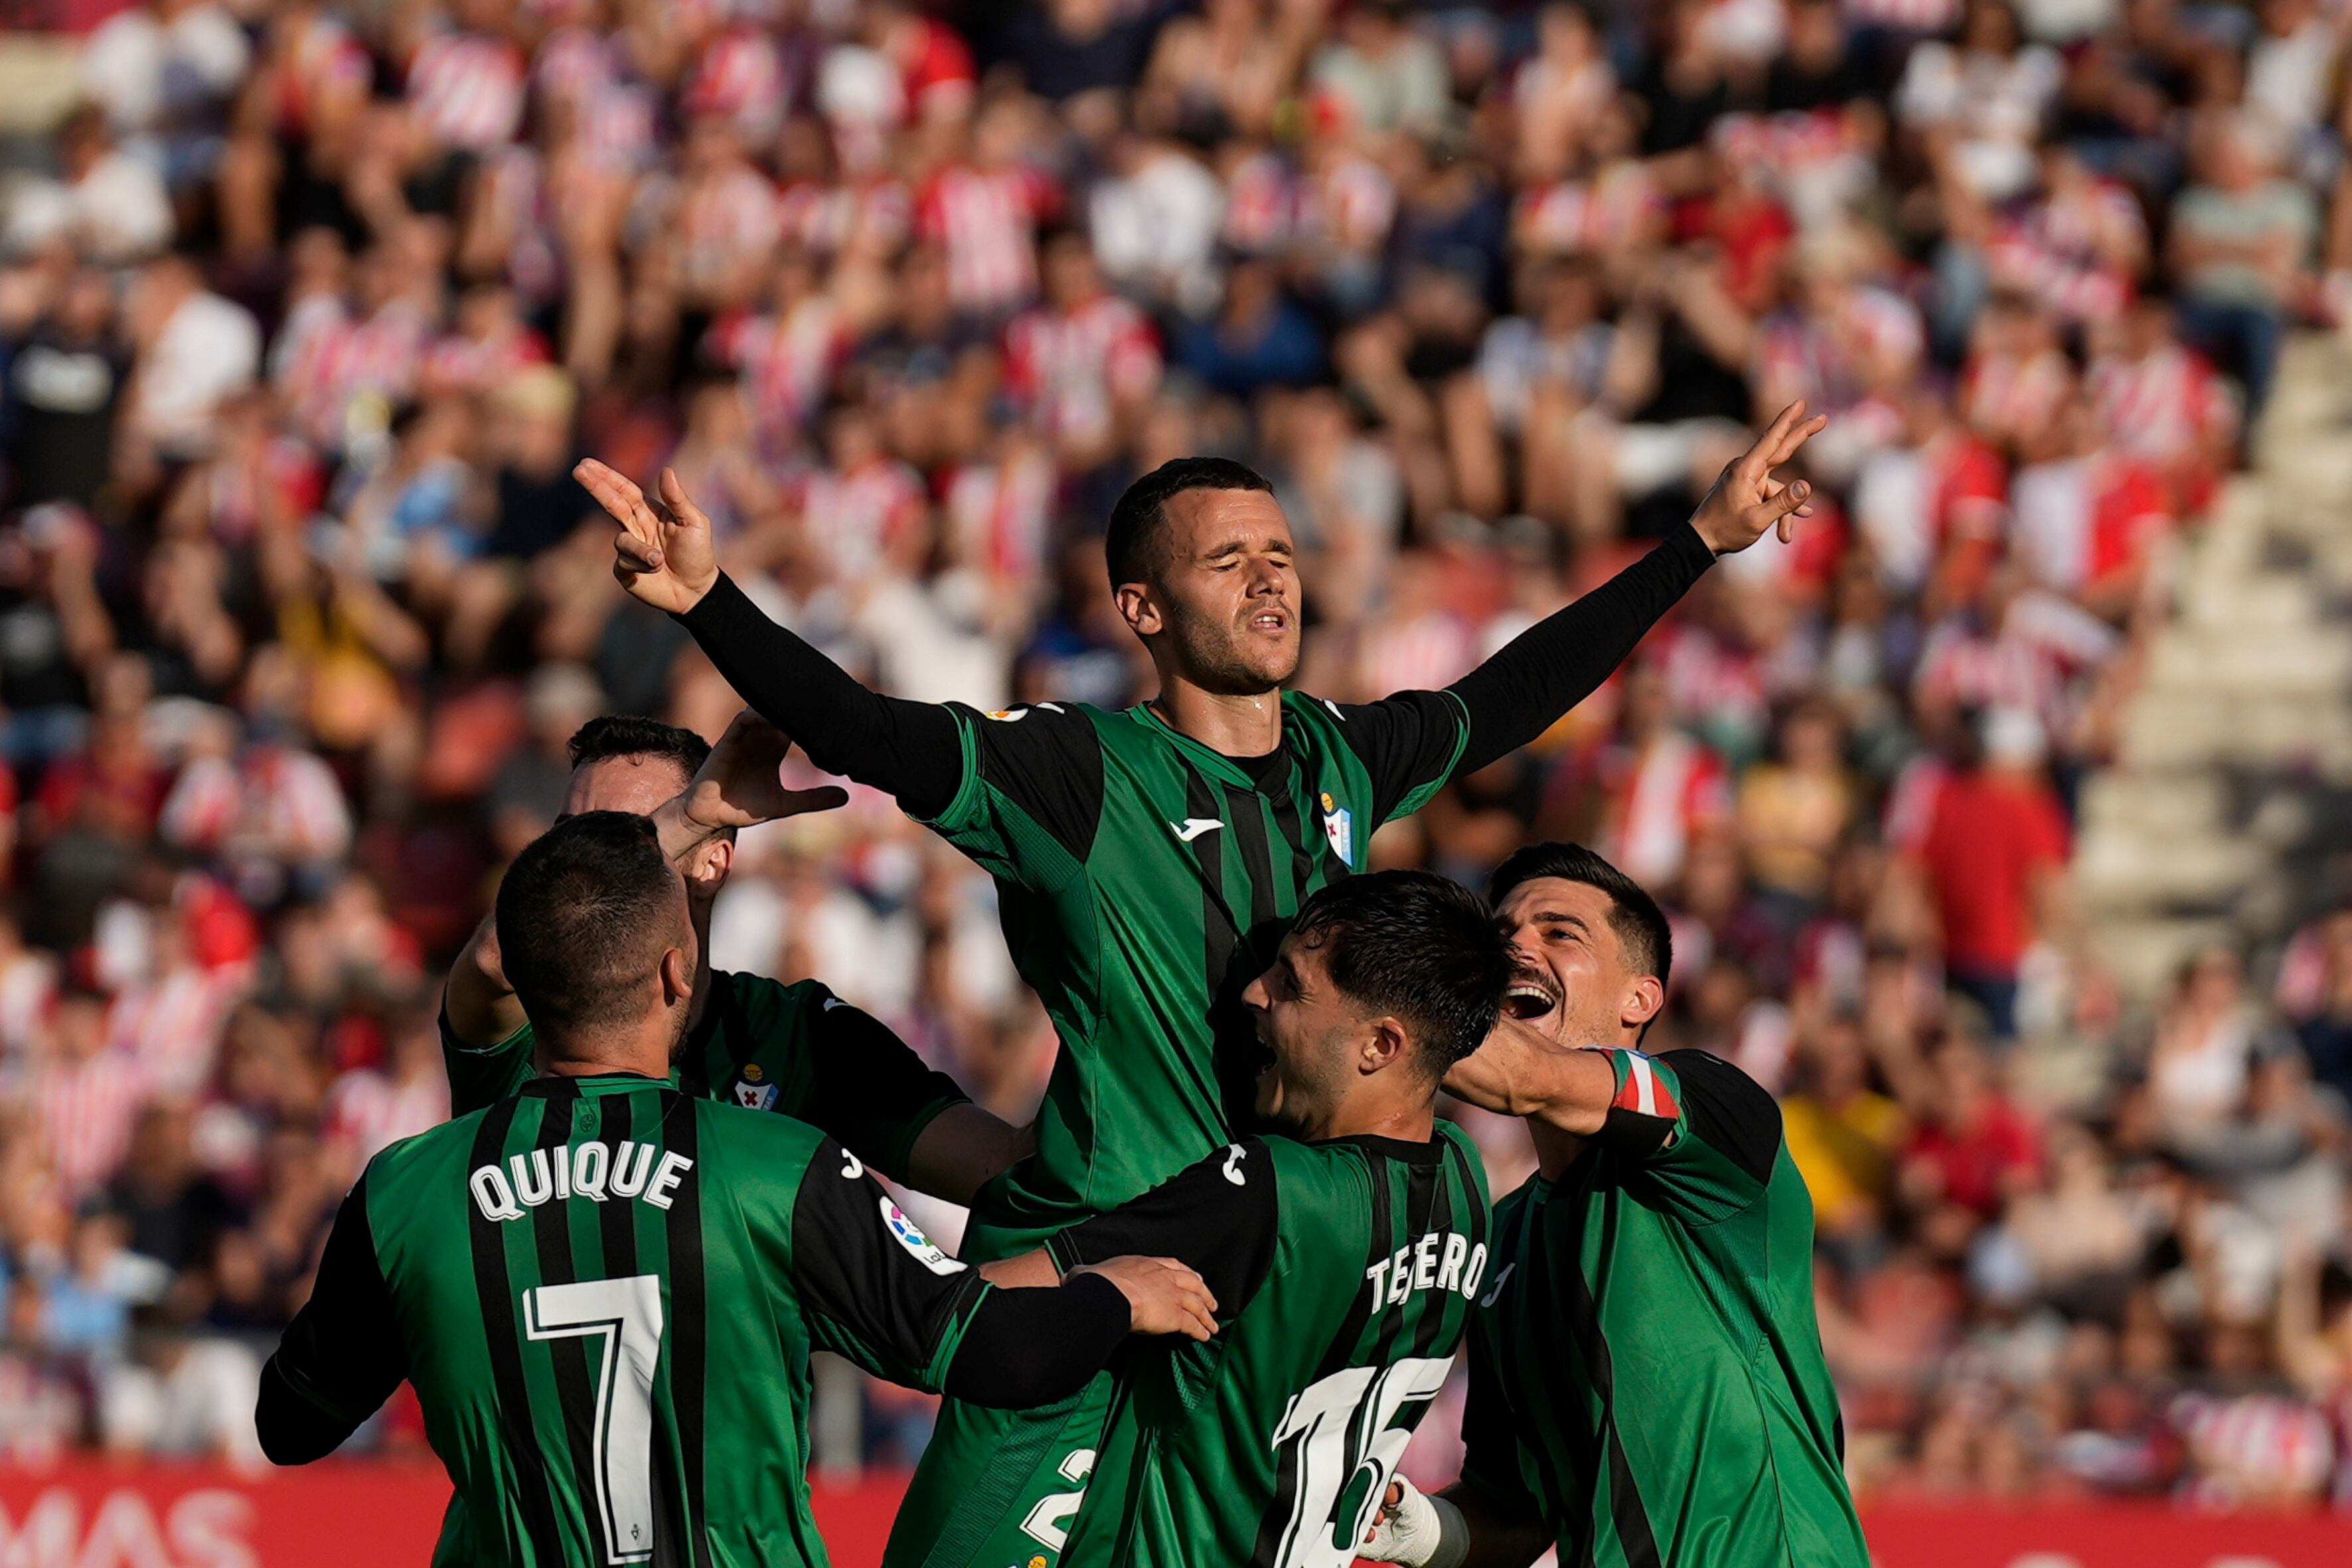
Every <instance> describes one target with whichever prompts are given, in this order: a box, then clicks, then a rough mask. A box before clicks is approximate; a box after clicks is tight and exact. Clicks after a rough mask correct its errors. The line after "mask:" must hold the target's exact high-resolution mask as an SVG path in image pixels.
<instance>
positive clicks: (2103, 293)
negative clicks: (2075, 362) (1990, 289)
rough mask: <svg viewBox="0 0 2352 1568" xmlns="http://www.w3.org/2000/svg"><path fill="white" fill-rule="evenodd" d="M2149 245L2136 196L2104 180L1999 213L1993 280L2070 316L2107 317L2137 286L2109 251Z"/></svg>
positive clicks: (2122, 252) (1990, 252) (2137, 249)
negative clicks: (2007, 214) (2003, 214)
mask: <svg viewBox="0 0 2352 1568" xmlns="http://www.w3.org/2000/svg"><path fill="white" fill-rule="evenodd" d="M2146 247H2147V219H2146V218H2144V217H2143V216H2141V215H2140V210H2139V203H2138V201H2137V199H2136V198H2134V197H2133V195H2131V193H2130V192H2129V191H2127V190H2126V189H2125V188H2124V187H2123V186H2121V185H2119V184H2114V183H2112V182H2109V181H2104V180H2103V181H2098V182H2095V184H2092V185H2090V186H2089V187H2088V188H2087V189H2086V190H2085V191H2084V192H2083V193H2081V194H2080V195H2071V196H2070V197H2068V198H2067V199H2064V200H2053V201H2042V202H2037V203H2035V204H2034V205H2032V207H2030V208H2028V209H2027V210H2026V211H2025V212H2024V213H2023V214H2022V215H2021V216H2016V217H2011V218H2005V219H2003V220H2002V221H2001V222H2000V224H1999V225H1998V226H1996V227H1995V229H1994V231H1993V237H1992V243H1991V245H1990V247H1988V250H1987V259H1988V260H1989V261H1990V265H1991V268H1992V276H1993V281H1994V282H1995V283H1996V284H1997V285H1999V286H2000V287H2003V288H2008V289H2018V290H2021V291H2022V292H2025V293H2029V294H2031V295H2032V296H2033V297H2034V298H2035V299H2037V300H2041V301H2042V303H2043V304H2045V305H2047V306H2049V307H2050V308H2051V309H2052V310H2055V311H2057V312H2058V314H2059V315H2060V316H2061V317H2063V318H2064V319H2065V320H2067V321H2111V320H2113V319H2114V318H2115V317H2116V315H2117V314H2118V313H2120V312H2121V311H2122V310H2123V308H2124V307H2125V306H2126V305H2128V304H2129V303H2131V300H2132V295H2133V292H2134V289H2133V283H2132V276H2131V273H2130V271H2129V270H2128V269H2127V268H2124V267H2122V266H2118V265H2116V264H2115V263H2114V262H2113V261H2111V260H2110V259H2109V258H2111V257H2116V256H2119V255H2130V254H2137V253H2138V252H2140V251H2143V250H2145V248H2146Z"/></svg>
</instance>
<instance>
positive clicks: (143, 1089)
mask: <svg viewBox="0 0 2352 1568" xmlns="http://www.w3.org/2000/svg"><path fill="white" fill-rule="evenodd" d="M147 1092H148V1084H147V1078H146V1074H145V1073H144V1072H142V1070H141V1068H140V1066H139V1062H138V1060H137V1058H134V1057H132V1056H131V1053H130V1052H129V1051H126V1050H122V1049H121V1048H119V1047H109V1048H106V1049H101V1050H99V1051H97V1052H94V1053H92V1054H91V1055H90V1056H89V1057H87V1058H83V1059H82V1060H80V1061H78V1062H68V1061H52V1062H47V1063H44V1064H43V1065H42V1066H41V1067H39V1068H36V1069H35V1070H34V1073H33V1075H32V1079H31V1084H30V1087H29V1089H28V1091H27V1093H26V1100H28V1101H29V1102H30V1104H31V1106H32V1110H33V1117H34V1121H35V1122H36V1124H37V1127H38V1128H39V1131H40V1139H41V1148H42V1152H43V1153H44V1154H45V1155H46V1156H47V1164H48V1167H49V1169H50V1170H51V1171H52V1172H53V1173H55V1174H56V1176H57V1179H58V1184H59V1185H60V1186H62V1187H63V1188H64V1189H65V1193H66V1196H67V1198H68V1201H72V1200H77V1199H79V1198H81V1197H83V1196H84V1195H86V1194H89V1192H90V1191H91V1190H92V1189H93V1188H95V1187H98V1186H100V1185H101V1184H104V1183H105V1182H106V1180H107V1178H109V1177H110V1176H111V1175H113V1173H114V1170H115V1167H116V1166H118V1165H120V1164H121V1163H122V1156H123V1154H124V1152H126V1151H127V1150H128V1149H129V1148H130V1147H131V1120H132V1119H133V1118H134V1117H136V1116H137V1115H138V1114H139V1107H140V1104H141V1102H142V1100H145V1098H146V1096H147Z"/></svg>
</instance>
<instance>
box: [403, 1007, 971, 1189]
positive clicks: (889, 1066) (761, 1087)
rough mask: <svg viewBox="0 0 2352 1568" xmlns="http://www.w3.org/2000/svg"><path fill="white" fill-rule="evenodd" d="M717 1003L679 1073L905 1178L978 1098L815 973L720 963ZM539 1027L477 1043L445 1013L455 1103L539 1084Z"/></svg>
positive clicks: (457, 1106)
mask: <svg viewBox="0 0 2352 1568" xmlns="http://www.w3.org/2000/svg"><path fill="white" fill-rule="evenodd" d="M710 981H711V996H710V1003H709V1005H708V1006H706V1007H705V1008H704V1009H703V1012H702V1017H701V1018H700V1020H699V1021H698V1022H697V1023H696V1025H695V1027H694V1030H693V1032H692V1033H690V1034H689V1035H688V1036H687V1037H686V1045H685V1048H684V1049H683V1050H681V1051H680V1052H679V1053H678V1059H677V1068H675V1070H673V1071H672V1072H671V1074H670V1082H671V1083H672V1084H673V1085H674V1086H676V1087H677V1089H679V1090H680V1091H681V1092H682V1093H685V1094H689V1095H693V1096H696V1097H701V1096H706V1095H707V1096H709V1098H711V1099H713V1100H723V1101H726V1102H727V1103H729V1104H733V1105H741V1106H747V1107H749V1108H750V1109H751V1110H773V1111H777V1112H780V1113H782V1115H785V1116H791V1117H795V1118H797V1119H798V1120H800V1121H805V1122H807V1123H809V1124H810V1125H811V1126H813V1127H816V1128H819V1129H822V1130H823V1131H826V1132H830V1133H831V1134H833V1136H835V1138H838V1139H840V1140H841V1141H842V1142H844V1143H845V1144H847V1145H848V1146H849V1149H850V1152H852V1153H855V1154H856V1156H857V1157H858V1158H859V1159H861V1160H863V1161H865V1162H866V1163H867V1164H869V1165H871V1166H873V1167H874V1168H875V1169H876V1170H877V1171H879V1172H881V1173H883V1174H884V1175H886V1176H887V1177H889V1178H890V1179H891V1180H892V1181H894V1182H903V1181H905V1180H907V1175H908V1162H909V1157H910V1155H911V1154H912V1152H913V1151H914V1147H915V1141H916V1140H917V1139H918V1138H919V1137H921V1136H922V1133H923V1129H925V1128H926V1127H929V1125H930V1124H931V1122H932V1121H933V1120H934V1119H935V1118H936V1117H938V1115H939V1114H940V1112H941V1111H943V1110H947V1109H948V1108H949V1107H950V1106H955V1105H962V1104H965V1103H967V1101H968V1100H969V1099H970V1097H969V1096H967V1095H966V1094H965V1093H964V1092H963V1090H962V1089H959V1088H958V1087H956V1081H955V1079H951V1078H950V1077H949V1076H948V1075H947V1074H945V1073H943V1072H939V1071H937V1070H935V1069H933V1068H930V1067H929V1066H928V1065H927V1064H926V1063H925V1062H924V1061H923V1058H920V1057H919V1056H917V1055H916V1054H915V1053H914V1051H913V1049H912V1048H911V1047H908V1044H907V1043H906V1042H905V1041H904V1040H901V1039H900V1038H898V1036H897V1035H895V1034H892V1033H891V1032H890V1030H889V1028H888V1026H886V1025H884V1024H883V1023H882V1022H881V1021H880V1020H879V1019H877V1018H876V1017H874V1016H872V1015H871V1014H869V1013H866V1012H864V1011H862V1010H861V1009H859V1008H856V1007H854V1006H852V1005H850V1004H848V1003H846V1002H845V1001H843V1000H842V999H841V998H840V997H838V996H836V995H835V994H833V993H832V992H831V991H829V990H827V989H826V988H825V987H824V986H823V985H821V984H818V983H817V982H815V981H814V980H803V981H801V982H799V983H798V984H791V985H787V984H782V982H779V981H775V980H771V979H769V978H768V977H767V976H765V975H762V974H731V973H727V972H726V971H724V970H714V971H712V973H711V975H710ZM533 1038H534V1037H533V1035H532V1033H531V1026H530V1025H529V1024H525V1025H523V1026H522V1027H521V1028H520V1029H517V1030H516V1031H515V1032H514V1033H513V1034H511V1035H509V1036H508V1037H506V1038H505V1039H503V1040H500V1041H499V1043H498V1044H496V1045H494V1046H480V1047H476V1046H468V1045H467V1044H465V1043H464V1042H462V1041H460V1040H459V1039H457V1037H456V1036H454V1035H452V1034H451V1033H450V1032H449V1020H448V1018H447V1016H446V1015H444V1016H443V1018H442V1020H441V1060H442V1063H443V1065H444V1066H446V1068H448V1070H449V1102H450V1109H451V1110H453V1111H454V1112H455V1113H456V1114H457V1115H459V1116H463V1115H465V1114H466V1113H467V1112H468V1111H471V1110H480V1109H481V1108H482V1107H484V1106H486V1105H490V1104H493V1103H495V1102H497V1101H499V1100H504V1099H505V1098H506V1097H507V1096H509V1095H510V1094H513V1093H515V1092H516V1091H517V1090H519V1089H521V1088H522V1086H523V1085H525V1084H527V1083H529V1082H530V1079H531V1075H532V1074H533V1073H535V1072H536V1071H537V1070H538V1069H537V1068H535V1067H534V1066H533V1065H532V1063H531V1047H532V1043H533Z"/></svg>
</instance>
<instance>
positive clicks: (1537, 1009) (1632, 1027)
mask: <svg viewBox="0 0 2352 1568" xmlns="http://www.w3.org/2000/svg"><path fill="white" fill-rule="evenodd" d="M1615 910H1616V904H1615V901H1614V900H1612V899H1611V898H1610V897H1609V895H1608V894H1607V893H1604V892H1602V891H1601V889H1598V888H1595V887H1592V886H1591V885H1589V884H1587V883H1584V882H1571V881H1569V880H1568V879H1565V878H1561V877H1536V878H1531V879H1528V880H1527V881H1525V882H1522V883H1520V884H1519V885H1518V886H1517V887H1516V888H1513V889H1511V890H1510V892H1509V894H1508V895H1507V896H1506V897H1505V898H1504V900H1503V906H1502V909H1501V910H1500V911H1499V913H1498V916H1497V918H1498V919H1500V920H1501V921H1502V922H1503V930H1504V931H1505V932H1507V934H1508V935H1509V937H1510V939H1511V958H1512V962H1513V963H1514V964H1515V965H1516V966H1517V973H1516V974H1515V975H1514V976H1513V978H1512V982H1511V989H1510V992H1509V994H1508V995H1507V996H1506V997H1505V999H1504V1004H1503V1007H1504V1011H1505V1012H1507V1013H1508V1014H1509V1015H1511V1016H1513V1017H1516V1018H1521V1019H1524V1020H1526V1021H1527V1022H1528V1024H1530V1025H1531V1026H1534V1027H1535V1028H1537V1029H1538V1030H1540V1031H1541V1032H1542V1033H1543V1034H1544V1035H1545V1036H1546V1037H1549V1038H1550V1039H1552V1040H1555V1041H1557V1042H1559V1044H1561V1045H1563V1046H1616V1045H1626V1044H1631V1043H1632V1042H1631V1039H1630V1037H1629V1034H1630V1032H1638V1030H1639V1027H1640V1025H1641V1023H1642V1022H1643V1020H1645V1019H1647V1018H1649V1017H1650V1016H1653V1015H1654V1014H1655V1013H1656V1012H1657V1010H1658V1005H1659V1002H1660V999H1661V992H1660V988H1659V985H1658V983H1657V981H1656V980H1655V979H1654V978H1653V977H1651V976H1647V975H1643V974H1638V973H1635V972H1634V971H1633V969H1632V968H1631V967H1630V966H1629V965H1628V964H1627V963H1626V960H1625V944H1624V941H1623V939H1622V938H1621V937H1620V936H1619V935H1618V933H1617V928H1616V925H1615V923H1614V921H1612V918H1611V917H1612V914H1613V913H1614V911H1615Z"/></svg>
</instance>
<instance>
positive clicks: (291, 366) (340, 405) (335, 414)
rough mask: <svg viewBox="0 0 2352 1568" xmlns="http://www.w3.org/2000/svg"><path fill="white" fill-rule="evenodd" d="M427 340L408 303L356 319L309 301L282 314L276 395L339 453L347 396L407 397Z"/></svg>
mask: <svg viewBox="0 0 2352 1568" xmlns="http://www.w3.org/2000/svg"><path fill="white" fill-rule="evenodd" d="M432 336H433V323H432V322H431V321H428V320H427V319H426V317H425V312H424V311H422V310H418V309H417V308H416V306H415V305H414V304H412V303H410V302H409V301H408V300H401V299H394V300H387V301H386V302H385V303H384V304H383V306H382V307H381V308H380V309H378V310H376V312H375V313H374V314H373V315H372V316H370V317H368V319H367V320H365V321H354V320H353V319H352V317H351V315H350V314H349V312H348V311H346V310H343V309H342V307H341V301H339V300H329V299H326V298H325V297H323V296H313V297H312V298H311V299H310V300H304V301H302V303H301V304H300V305H299V306H298V307H296V309H295V310H294V311H293V312H292V313H291V314H289V317H288V320H287V325H286V331H284V333H282V334H281V336H280V338H279V342H278V353H276V354H273V355H272V359H273V361H275V362H276V363H277V366H278V369H277V371H276V379H277V381H278V390H279V391H281V392H282V393H284V394H285V395H286V396H287V398H288V399H289V401H290V402H291V403H292V404H293V405H294V406H295V408H296V409H297V410H298V413H299V418H300V419H301V422H302V426H303V428H304V430H305V431H306V432H308V433H309V435H310V437H311V439H313V440H314V441H316V442H318V443H319V445H320V447H323V448H325V449H326V450H328V451H331V452H339V451H341V450H342V447H343V440H344V437H345V436H346V434H347V430H346V427H345V425H344V420H345V417H346V416H347V415H348V414H349V412H350V409H351V405H352V399H354V398H356V397H359V396H361V395H363V394H370V393H372V394H373V395H376V396H378V397H381V398H383V400H384V402H385V403H387V404H395V405H396V404H399V403H401V402H403V401H404V400H406V399H407V398H408V397H409V396H411V395H413V394H414V393H415V390H416V384H417V377H418V375H419V374H420V373H421V372H422V371H423V369H424V366H425V348H426V346H427V345H428V344H429V343H430V342H431V341H432Z"/></svg>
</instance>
